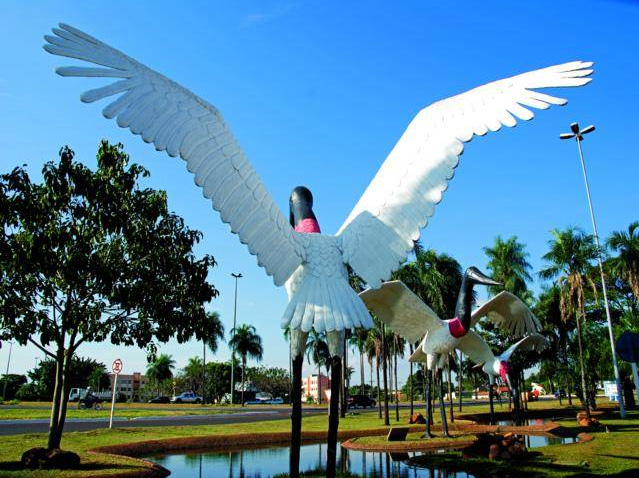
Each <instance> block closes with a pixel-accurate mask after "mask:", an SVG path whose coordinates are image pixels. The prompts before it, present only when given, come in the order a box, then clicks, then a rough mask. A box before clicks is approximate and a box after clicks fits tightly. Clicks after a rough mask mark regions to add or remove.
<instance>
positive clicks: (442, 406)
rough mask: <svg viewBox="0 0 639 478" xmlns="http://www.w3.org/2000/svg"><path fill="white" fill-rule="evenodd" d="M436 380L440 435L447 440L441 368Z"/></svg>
mask: <svg viewBox="0 0 639 478" xmlns="http://www.w3.org/2000/svg"><path fill="white" fill-rule="evenodd" d="M437 379H438V380H439V384H438V385H437V386H438V388H439V413H440V414H441V416H442V435H443V436H444V437H446V438H449V437H450V435H449V434H448V423H447V421H446V405H445V404H444V381H443V380H442V369H441V368H440V369H438V370H437Z"/></svg>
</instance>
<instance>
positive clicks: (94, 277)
mask: <svg viewBox="0 0 639 478" xmlns="http://www.w3.org/2000/svg"><path fill="white" fill-rule="evenodd" d="M73 156H74V153H73V151H71V150H70V149H69V148H68V147H65V148H62V149H61V151H60V159H59V160H58V161H50V162H48V163H47V164H46V165H45V166H44V168H43V170H42V175H43V182H42V183H41V184H36V183H33V182H32V181H31V179H30V178H29V175H28V173H27V171H26V170H25V169H24V168H20V167H18V168H15V169H14V170H13V171H11V172H10V173H8V174H3V175H2V176H1V177H0V234H1V235H2V236H1V237H0V244H2V246H1V247H0V340H2V339H7V338H13V339H15V340H16V341H17V342H18V343H20V344H21V345H25V344H27V343H31V344H33V345H35V346H36V347H37V348H38V349H40V350H41V351H42V352H44V353H45V354H46V355H47V356H48V357H50V358H52V359H54V360H55V361H56V371H55V386H54V391H53V395H52V397H51V398H52V408H51V420H50V426H49V438H48V448H50V449H52V448H59V446H60V440H61V437H62V431H63V428H64V422H65V417H66V410H67V399H68V393H69V389H70V383H69V381H68V380H67V377H68V372H69V368H70V365H71V359H72V358H73V356H74V354H75V353H76V351H77V350H78V347H79V346H80V345H81V344H83V343H84V342H102V341H105V340H107V339H108V340H110V342H111V343H112V344H114V345H137V346H138V347H148V350H149V352H150V353H151V354H153V353H154V351H155V347H156V345H155V344H156V341H159V342H166V341H168V340H169V339H170V338H171V337H174V336H175V337H176V338H177V340H178V341H179V342H184V341H186V340H189V339H190V338H191V337H192V336H193V335H196V336H197V337H198V338H199V337H200V336H201V334H202V331H203V330H204V324H205V312H204V304H205V303H206V302H208V301H210V300H211V299H212V298H213V297H215V296H216V295H217V291H216V290H215V288H214V287H213V286H212V285H210V284H209V283H207V281H206V277H207V275H208V272H209V269H210V268H211V267H212V266H213V265H214V264H215V261H214V259H213V258H212V257H210V256H205V257H204V258H203V259H201V260H196V259H195V258H194V255H193V246H194V245H195V244H196V243H197V242H198V241H199V240H200V237H201V235H200V233H199V232H197V231H192V230H190V229H189V228H188V227H186V226H185V224H184V221H183V219H182V218H180V217H179V216H176V215H175V214H171V213H170V212H169V211H168V207H167V201H166V194H165V193H164V192H161V191H155V190H152V189H141V188H139V187H138V186H137V182H138V179H139V178H140V177H144V176H148V173H147V171H146V170H145V169H144V168H142V167H141V166H138V165H135V164H132V165H129V157H128V156H127V155H126V154H125V153H124V152H123V151H122V146H121V145H119V144H118V145H110V144H109V143H108V142H106V141H103V142H102V143H101V144H100V147H99V150H98V154H97V169H96V170H95V171H92V170H90V169H89V168H87V167H86V166H84V165H83V164H81V163H79V162H76V161H74V159H73Z"/></svg>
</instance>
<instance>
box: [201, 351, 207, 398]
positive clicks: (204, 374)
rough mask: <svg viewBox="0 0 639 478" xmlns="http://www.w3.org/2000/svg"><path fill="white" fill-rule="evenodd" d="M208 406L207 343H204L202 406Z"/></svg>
mask: <svg viewBox="0 0 639 478" xmlns="http://www.w3.org/2000/svg"><path fill="white" fill-rule="evenodd" d="M204 405H206V342H205V341H202V406H204Z"/></svg>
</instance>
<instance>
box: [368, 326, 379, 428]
mask: <svg viewBox="0 0 639 478" xmlns="http://www.w3.org/2000/svg"><path fill="white" fill-rule="evenodd" d="M376 323H377V322H376ZM365 349H366V356H367V357H368V364H369V365H370V367H371V374H372V373H373V359H375V370H376V372H377V373H376V376H377V410H378V415H379V418H380V419H381V418H382V402H381V400H380V384H379V360H380V357H381V355H382V341H381V334H380V332H379V329H378V328H377V327H375V328H374V329H370V330H369V331H368V335H367V337H366V344H365ZM371 381H372V379H371ZM371 386H372V383H371Z"/></svg>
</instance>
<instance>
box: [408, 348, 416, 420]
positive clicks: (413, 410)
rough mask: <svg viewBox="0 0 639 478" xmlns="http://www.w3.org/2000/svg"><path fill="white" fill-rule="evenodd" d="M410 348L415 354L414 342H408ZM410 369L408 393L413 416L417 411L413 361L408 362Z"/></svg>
mask: <svg viewBox="0 0 639 478" xmlns="http://www.w3.org/2000/svg"><path fill="white" fill-rule="evenodd" d="M408 350H410V354H411V355H413V352H414V350H413V344H408ZM408 364H409V367H410V371H409V376H408V386H409V387H408V393H409V394H410V415H411V417H412V416H413V414H414V413H415V409H414V405H415V399H414V398H413V362H408Z"/></svg>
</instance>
